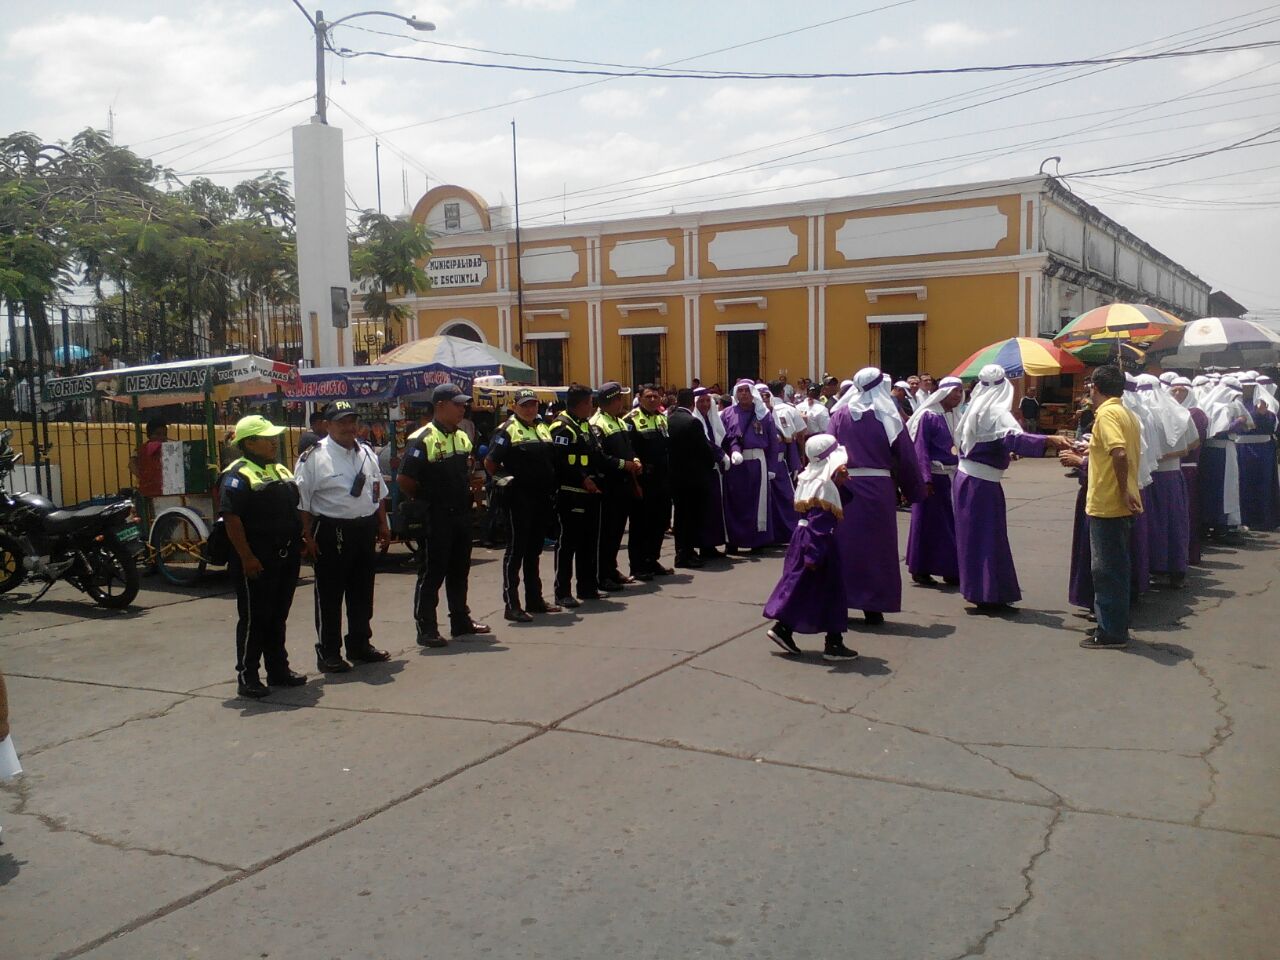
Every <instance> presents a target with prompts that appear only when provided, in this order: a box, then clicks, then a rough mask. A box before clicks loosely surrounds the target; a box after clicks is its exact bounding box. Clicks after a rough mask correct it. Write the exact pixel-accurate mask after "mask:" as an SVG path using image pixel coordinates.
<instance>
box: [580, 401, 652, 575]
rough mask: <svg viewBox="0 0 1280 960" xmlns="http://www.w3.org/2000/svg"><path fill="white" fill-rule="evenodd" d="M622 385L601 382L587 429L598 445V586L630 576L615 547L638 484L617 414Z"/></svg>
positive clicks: (632, 453)
mask: <svg viewBox="0 0 1280 960" xmlns="http://www.w3.org/2000/svg"><path fill="white" fill-rule="evenodd" d="M626 397H627V395H626V393H625V392H624V391H623V389H622V386H621V385H620V384H618V383H615V382H613V381H612V380H611V381H609V382H608V383H602V384H601V385H600V389H599V390H598V391H597V392H596V406H597V407H598V408H599V409H597V410H596V412H595V414H594V415H593V416H592V417H591V432H592V433H593V434H595V437H596V443H597V444H598V445H599V447H600V453H601V457H600V469H601V480H602V481H603V482H602V483H601V484H600V491H601V494H602V496H601V503H600V554H599V556H600V563H599V577H600V589H601V590H609V591H617V590H621V589H622V588H623V586H624V585H625V584H628V583H635V582H636V581H635V578H634V577H626V576H623V575H622V571H621V570H619V569H618V550H619V549H621V547H622V531H623V530H625V529H626V526H627V513H628V511H629V510H630V507H631V501H632V499H633V498H634V497H635V496H636V493H637V491H638V490H639V488H638V487H637V486H636V481H635V477H636V474H638V473H639V472H640V461H639V460H637V459H636V455H635V451H633V450H632V449H631V431H630V430H628V429H627V424H626V422H625V421H624V420H623V419H622V417H621V414H622V412H623V407H624V405H625V404H626V402H627V400H626Z"/></svg>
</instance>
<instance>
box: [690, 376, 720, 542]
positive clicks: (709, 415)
mask: <svg viewBox="0 0 1280 960" xmlns="http://www.w3.org/2000/svg"><path fill="white" fill-rule="evenodd" d="M715 401H716V398H715V396H714V395H713V394H712V393H711V391H710V390H708V389H707V388H706V387H698V389H696V390H694V391H693V415H694V417H696V418H697V420H698V422H699V423H701V424H702V429H703V431H704V432H705V433H706V435H707V443H709V444H710V445H711V452H712V454H713V455H714V456H715V458H716V469H715V471H714V472H713V474H712V477H711V483H710V485H709V486H708V487H707V500H706V503H705V505H704V509H703V515H702V523H701V524H700V525H699V527H698V531H697V533H696V535H695V537H694V542H695V546H696V547H697V550H698V556H699V557H700V558H701V559H703V560H720V559H723V558H724V553H723V552H721V551H720V549H719V548H720V547H722V546H724V543H725V529H724V475H725V473H726V472H728V470H729V454H727V453H726V452H725V449H724V422H723V421H722V420H721V419H720V412H719V410H717V409H716V404H715Z"/></svg>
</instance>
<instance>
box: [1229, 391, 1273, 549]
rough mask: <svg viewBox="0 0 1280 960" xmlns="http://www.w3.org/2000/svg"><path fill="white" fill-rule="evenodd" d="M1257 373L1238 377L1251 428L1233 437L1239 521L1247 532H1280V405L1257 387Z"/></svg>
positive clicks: (1267, 392)
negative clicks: (1279, 471) (1279, 462)
mask: <svg viewBox="0 0 1280 960" xmlns="http://www.w3.org/2000/svg"><path fill="white" fill-rule="evenodd" d="M1258 376H1259V375H1258V373H1257V371H1255V370H1249V371H1247V372H1246V373H1244V374H1242V375H1241V377H1240V385H1241V386H1242V387H1243V388H1244V397H1243V400H1244V405H1245V408H1246V409H1247V410H1248V411H1249V413H1250V415H1251V416H1252V418H1253V428H1252V429H1249V430H1243V431H1241V432H1240V433H1239V434H1238V435H1237V436H1236V438H1235V441H1236V449H1237V451H1238V456H1239V458H1240V522H1241V523H1242V524H1244V526H1246V527H1248V528H1249V529H1250V530H1276V529H1280V484H1278V483H1277V478H1276V422H1277V417H1276V414H1277V412H1278V411H1280V406H1278V405H1277V403H1276V398H1275V397H1273V396H1272V395H1271V394H1270V392H1269V391H1268V390H1266V389H1265V385H1264V386H1263V387H1259V386H1258Z"/></svg>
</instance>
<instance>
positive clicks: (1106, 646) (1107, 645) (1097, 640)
mask: <svg viewBox="0 0 1280 960" xmlns="http://www.w3.org/2000/svg"><path fill="white" fill-rule="evenodd" d="M1080 646H1081V647H1083V648H1084V649H1086V650H1123V649H1124V648H1125V647H1127V646H1129V638H1128V637H1108V636H1107V635H1106V634H1100V633H1098V632H1097V631H1092V630H1091V631H1090V632H1089V634H1088V635H1087V636H1086V637H1085V638H1084V639H1083V640H1081V641H1080Z"/></svg>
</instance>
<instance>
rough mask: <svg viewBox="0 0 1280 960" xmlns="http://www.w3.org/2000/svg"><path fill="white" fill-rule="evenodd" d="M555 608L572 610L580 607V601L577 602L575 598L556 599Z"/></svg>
mask: <svg viewBox="0 0 1280 960" xmlns="http://www.w3.org/2000/svg"><path fill="white" fill-rule="evenodd" d="M556 606H557V607H562V608H563V609H565V610H574V609H576V608H578V607H580V606H582V601H581V600H579V599H578V598H577V597H572V596H569V597H556Z"/></svg>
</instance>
